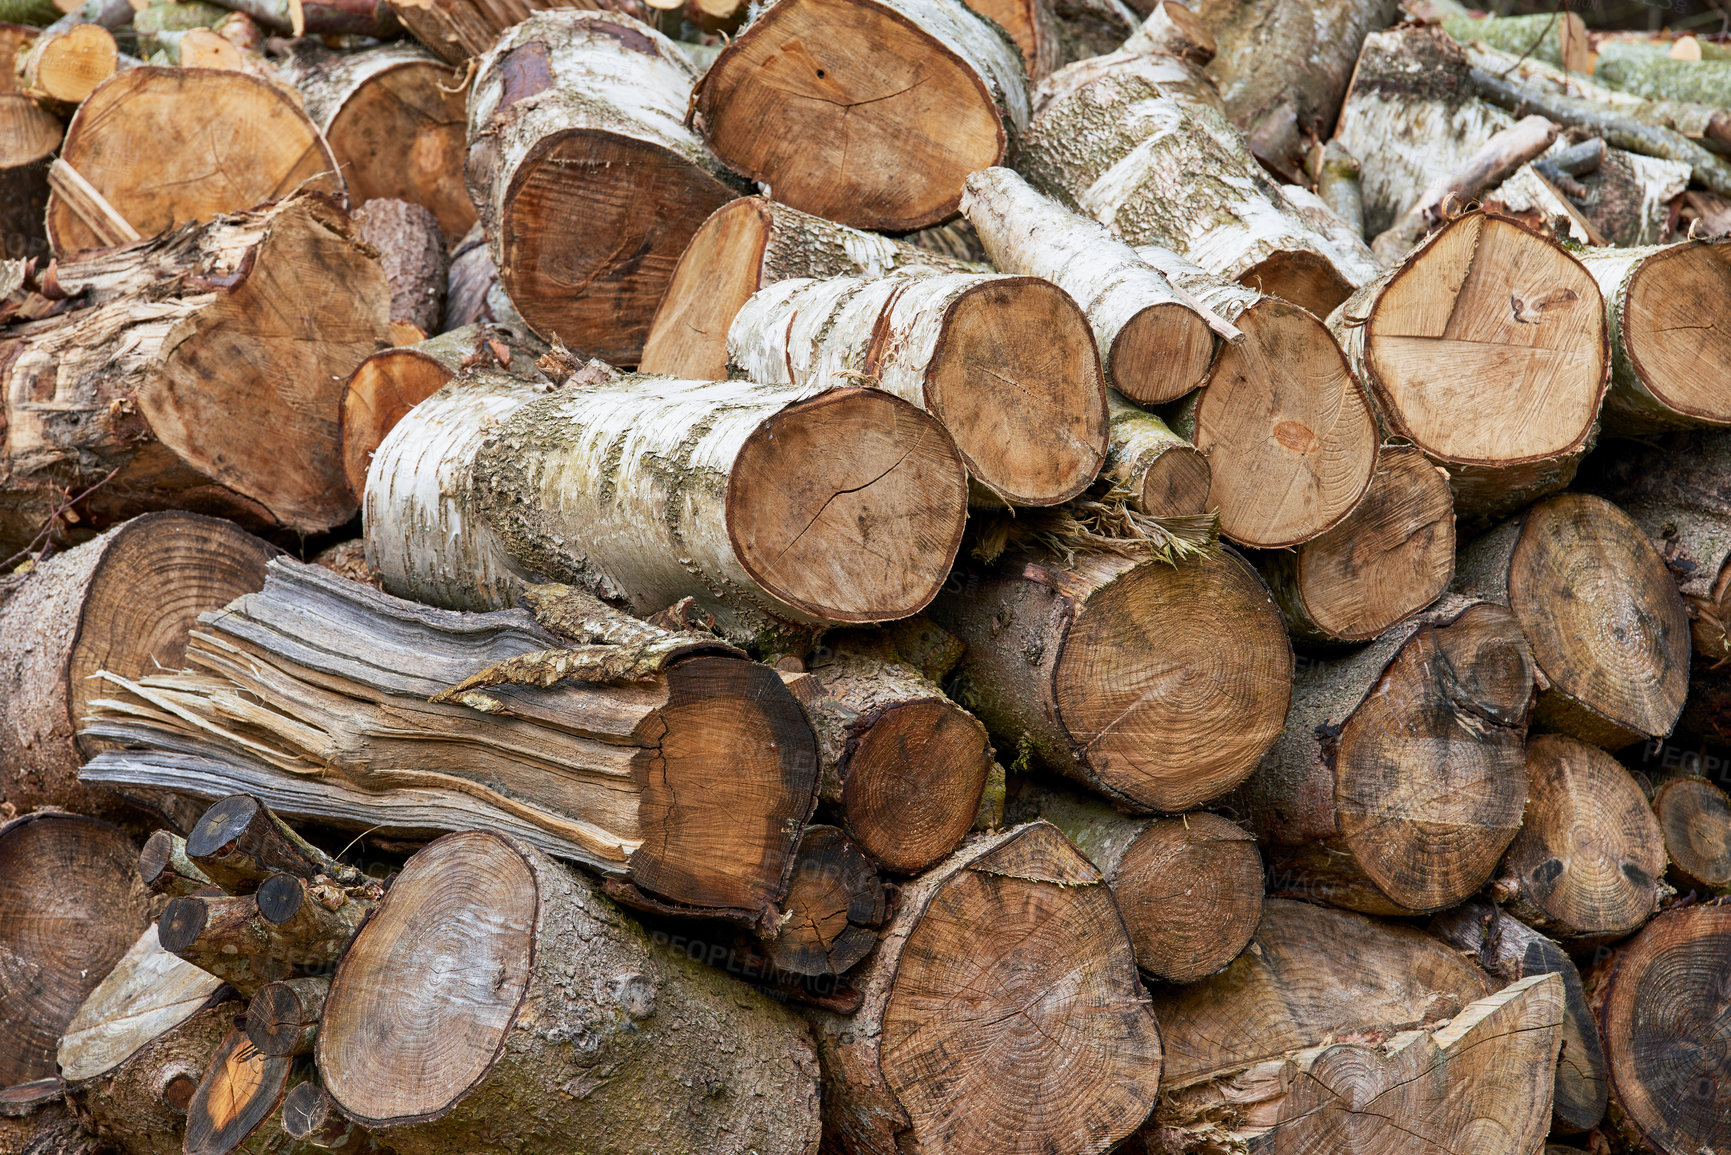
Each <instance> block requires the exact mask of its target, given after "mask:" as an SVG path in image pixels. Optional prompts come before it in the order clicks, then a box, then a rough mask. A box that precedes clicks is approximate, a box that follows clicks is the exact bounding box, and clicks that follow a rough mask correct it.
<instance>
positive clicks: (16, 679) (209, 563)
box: [0, 513, 274, 819]
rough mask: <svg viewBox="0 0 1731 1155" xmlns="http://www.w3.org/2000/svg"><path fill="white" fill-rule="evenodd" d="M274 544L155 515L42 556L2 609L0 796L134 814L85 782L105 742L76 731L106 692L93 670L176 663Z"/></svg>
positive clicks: (253, 584)
mask: <svg viewBox="0 0 1731 1155" xmlns="http://www.w3.org/2000/svg"><path fill="white" fill-rule="evenodd" d="M272 552H274V551H273V550H272V549H271V547H270V546H268V545H266V544H265V543H264V542H262V541H260V540H258V539H257V538H255V537H252V536H251V535H249V534H246V533H243V532H241V531H240V530H238V529H236V528H234V526H232V525H230V524H228V523H227V522H223V521H218V520H216V519H215V518H208V517H199V516H197V515H196V514H189V513H155V514H146V515H144V516H143V517H140V518H135V519H134V520H132V521H130V522H127V523H126V524H125V525H123V526H121V527H119V528H118V529H114V530H111V531H110V532H108V533H107V534H104V535H103V536H102V537H100V538H98V539H96V540H95V541H92V542H87V543H86V544H84V545H81V546H78V547H77V548H75V549H71V550H68V551H67V552H66V553H63V554H58V555H55V556H54V557H51V558H48V559H47V560H45V561H43V562H42V563H40V564H39V565H38V566H37V567H36V568H35V569H34V570H33V571H32V572H31V574H30V576H29V577H28V578H27V579H26V580H25V581H24V582H23V584H22V585H21V587H20V588H19V589H18V590H17V591H15V592H14V593H13V594H12V596H11V598H10V599H9V600H8V601H7V602H6V604H5V607H4V608H3V609H0V701H4V703H5V709H4V717H5V722H4V724H3V725H0V764H3V765H4V766H5V770H4V772H3V774H0V797H3V798H4V799H5V800H6V801H7V802H9V803H11V804H12V805H14V806H17V807H19V808H28V807H31V806H41V805H57V806H65V807H69V808H75V809H77V810H79V811H81V812H86V813H91V814H96V815H100V816H105V817H112V818H115V819H129V818H135V817H136V811H134V810H132V809H130V808H129V807H127V806H126V805H124V804H123V803H122V801H121V800H120V799H119V798H116V797H115V796H114V795H113V794H112V793H110V792H109V791H107V790H103V789H101V788H92V787H89V786H82V785H80V784H79V782H78V768H79V766H80V765H81V764H82V763H83V762H84V760H85V759H86V758H88V757H89V756H90V755H91V754H93V753H95V751H96V750H97V749H98V746H99V744H95V743H92V742H90V741H88V740H86V739H82V738H80V737H78V736H77V731H78V727H79V726H80V724H81V723H82V721H83V719H84V717H85V716H86V714H87V713H88V712H89V709H90V703H91V702H92V701H93V700H94V699H96V698H98V697H100V696H101V695H102V689H101V686H100V683H98V682H96V681H94V680H93V679H92V677H91V675H93V674H95V673H96V671H98V670H101V669H109V670H113V671H115V672H117V673H120V674H123V675H124V676H126V677H137V676H140V675H143V674H146V673H151V672H154V671H156V670H160V669H170V670H172V669H176V668H178V667H179V666H180V664H181V660H182V658H183V657H184V655H185V653H186V643H187V635H188V633H189V631H190V630H191V629H192V627H193V624H194V622H195V621H196V619H197V617H198V615H199V614H200V613H203V612H204V611H206V610H214V609H218V608H220V607H222V606H223V605H226V604H227V603H228V601H229V600H230V599H232V598H235V597H237V596H239V595H240V594H243V593H247V592H249V591H251V590H254V589H257V588H258V587H259V586H261V585H263V584H264V566H265V562H266V561H267V560H268V558H269V556H270V555H271V553H272Z"/></svg>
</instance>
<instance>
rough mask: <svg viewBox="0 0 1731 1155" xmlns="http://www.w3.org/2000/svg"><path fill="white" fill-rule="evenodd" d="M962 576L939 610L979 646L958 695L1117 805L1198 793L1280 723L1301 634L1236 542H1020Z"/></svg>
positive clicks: (1245, 760)
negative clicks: (1034, 549)
mask: <svg viewBox="0 0 1731 1155" xmlns="http://www.w3.org/2000/svg"><path fill="white" fill-rule="evenodd" d="M958 577H959V578H960V579H961V580H960V581H958V582H956V583H955V586H954V587H953V588H949V589H946V590H945V592H944V594H943V596H942V597H940V598H939V599H938V601H937V602H936V603H935V604H934V605H933V607H932V611H931V615H932V618H933V619H934V620H935V621H937V623H938V624H939V625H941V626H943V627H944V628H946V629H948V630H949V631H950V632H952V633H954V634H955V635H956V636H957V637H959V638H960V639H961V640H962V641H963V642H964V643H966V645H967V647H968V648H967V654H966V657H964V658H963V660H962V664H961V666H960V669H959V673H958V680H957V682H956V683H955V686H954V689H955V694H956V700H957V701H958V702H960V703H961V704H962V705H963V706H965V707H966V708H968V709H969V710H972V711H973V712H974V713H975V714H977V715H978V716H979V718H980V720H981V721H982V722H984V723H985V724H986V726H987V728H988V729H989V730H990V731H991V732H992V733H993V734H994V735H996V736H997V738H998V740H999V742H1000V744H1001V745H1002V746H1003V747H1004V748H1008V749H1015V750H1017V751H1018V753H1019V754H1021V753H1026V754H1027V755H1028V756H1029V757H1031V758H1032V759H1033V760H1034V761H1036V762H1038V763H1040V764H1042V765H1044V766H1045V767H1047V768H1048V769H1051V770H1054V771H1057V772H1058V773H1061V774H1064V775H1066V776H1067V777H1071V778H1074V779H1076V780H1077V781H1079V782H1081V783H1082V784H1083V785H1085V786H1087V787H1089V788H1090V789H1093V790H1096V791H1098V792H1099V793H1101V794H1103V795H1105V796H1106V797H1107V798H1109V799H1110V800H1111V801H1112V802H1113V803H1114V804H1115V805H1118V806H1122V807H1124V808H1126V809H1136V810H1142V811H1150V810H1156V811H1179V810H1187V809H1190V808H1191V807H1194V806H1200V805H1202V804H1203V803H1205V802H1207V801H1208V800H1210V799H1212V798H1216V797H1218V796H1220V795H1221V794H1224V793H1226V792H1227V791H1228V790H1230V789H1232V787H1234V786H1236V785H1237V784H1238V783H1239V782H1240V781H1242V780H1243V779H1244V777H1245V776H1246V775H1247V774H1249V773H1250V771H1251V770H1252V769H1253V768H1254V767H1255V765H1256V763H1257V761H1258V760H1259V759H1260V758H1261V757H1262V755H1263V753H1264V752H1265V751H1266V750H1267V749H1268V747H1269V745H1270V744H1271V743H1272V742H1273V741H1274V739H1275V738H1276V737H1277V736H1278V734H1279V732H1280V726H1281V721H1282V719H1284V718H1285V716H1286V707H1287V702H1288V700H1289V699H1288V695H1289V686H1290V682H1291V677H1292V649H1291V643H1290V642H1289V641H1288V640H1287V637H1286V631H1285V630H1284V629H1283V628H1282V627H1281V624H1280V619H1279V615H1278V612H1277V611H1276V610H1275V608H1274V605H1273V602H1272V600H1271V599H1270V598H1269V596H1268V592H1267V590H1266V589H1265V588H1264V587H1263V585H1262V583H1261V582H1260V581H1258V580H1257V578H1256V575H1255V573H1254V572H1253V571H1251V570H1250V568H1249V567H1248V566H1247V565H1245V564H1244V562H1243V561H1241V560H1240V559H1239V558H1237V557H1236V556H1234V555H1232V554H1229V553H1225V552H1222V553H1220V554H1216V555H1214V556H1210V557H1204V558H1198V559H1192V560H1188V561H1184V562H1182V563H1180V564H1178V565H1169V564H1167V563H1165V562H1159V561H1141V562H1138V561H1136V560H1133V559H1130V558H1126V557H1122V556H1118V555H1115V554H1108V553H1079V554H1077V555H1076V557H1075V560H1074V561H1069V562H1066V561H1060V560H1058V559H1055V558H1050V557H1044V556H1031V557H1025V558H1024V557H1012V558H1010V559H1008V560H1007V561H1005V562H1004V563H1002V564H1001V565H1000V566H998V567H997V568H996V569H993V570H984V571H979V570H976V571H971V572H966V573H963V574H958Z"/></svg>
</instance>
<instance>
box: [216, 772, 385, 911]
mask: <svg viewBox="0 0 1731 1155" xmlns="http://www.w3.org/2000/svg"><path fill="white" fill-rule="evenodd" d="M184 849H185V853H186V857H187V860H188V862H189V863H191V864H192V865H193V866H195V867H196V868H197V869H199V870H200V871H202V872H203V873H204V874H206V875H207V876H209V877H210V878H211V879H212V880H214V881H215V882H216V884H217V885H218V886H220V887H221V888H222V889H224V890H226V891H228V892H229V893H230V894H251V893H253V892H254V891H256V890H258V889H259V887H260V886H262V885H263V884H264V883H265V882H267V881H268V880H270V879H272V878H275V877H277V876H279V875H284V874H288V875H293V876H294V877H296V878H300V879H303V880H305V881H308V882H311V881H314V880H316V879H318V878H319V877H320V876H321V875H322V876H324V877H325V878H326V879H329V880H334V881H337V882H341V883H342V884H343V885H345V886H353V885H358V884H359V883H361V882H362V881H363V879H362V876H361V874H360V872H359V871H358V870H356V869H355V868H354V867H352V866H345V865H343V864H342V863H339V862H337V861H336V860H335V859H333V858H331V857H330V856H329V855H328V854H326V853H325V852H324V851H322V850H320V849H319V848H318V847H316V846H314V845H312V844H311V843H310V842H308V841H307V840H306V839H304V838H302V837H301V836H300V835H298V834H296V833H295V832H294V831H293V830H292V829H290V827H289V825H288V823H286V822H284V821H283V820H282V819H281V818H278V817H277V816H276V815H275V814H273V813H271V811H270V808H269V807H267V806H265V804H264V803H262V802H260V801H259V800H258V799H257V798H253V797H251V796H249V795H246V794H233V795H230V796H229V797H227V798H224V799H223V800H222V801H220V802H218V803H217V804H216V805H214V806H212V807H210V808H209V809H208V810H206V811H205V812H204V813H203V814H202V815H200V816H199V819H198V823H197V824H196V825H195V826H194V827H193V828H192V830H191V831H190V832H189V833H188V835H187V839H186V843H185V846H184Z"/></svg>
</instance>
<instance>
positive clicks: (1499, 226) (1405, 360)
mask: <svg viewBox="0 0 1731 1155" xmlns="http://www.w3.org/2000/svg"><path fill="white" fill-rule="evenodd" d="M1329 327H1330V328H1332V329H1333V330H1334V334H1335V336H1336V337H1338V338H1339V339H1340V344H1341V348H1342V349H1343V350H1344V351H1345V353H1346V356H1347V359H1348V360H1349V361H1350V362H1351V363H1352V367H1353V370H1354V372H1355V373H1356V374H1357V376H1358V378H1359V379H1360V380H1361V381H1363V382H1364V383H1365V384H1366V385H1367V386H1368V387H1369V389H1370V392H1371V396H1372V397H1373V398H1375V400H1376V405H1377V412H1378V413H1379V415H1380V416H1381V418H1382V421H1383V422H1384V424H1385V425H1386V426H1387V428H1388V432H1390V433H1391V434H1393V435H1394V436H1397V437H1401V438H1404V439H1406V440H1408V441H1410V442H1412V444H1413V445H1415V446H1417V447H1418V448H1419V449H1421V450H1423V451H1424V453H1425V456H1427V457H1429V458H1430V459H1431V460H1432V461H1434V462H1436V463H1437V464H1439V465H1443V466H1445V467H1447V468H1448V470H1449V473H1450V481H1451V484H1452V485H1453V487H1454V493H1455V510H1456V512H1457V513H1458V514H1460V515H1461V516H1462V517H1468V518H1481V519H1489V518H1495V517H1500V516H1505V515H1507V514H1508V513H1510V512H1511V511H1513V510H1515V509H1519V508H1520V507H1521V506H1523V505H1526V504H1528V503H1529V502H1531V501H1533V500H1534V499H1535V498H1538V497H1543V496H1544V495H1545V494H1547V493H1554V492H1556V491H1557V490H1559V489H1561V488H1562V487H1563V486H1565V485H1567V484H1568V483H1569V481H1570V480H1571V479H1573V477H1574V475H1575V467H1576V466H1577V465H1578V464H1579V461H1580V458H1581V456H1582V455H1583V454H1584V453H1585V452H1586V449H1587V446H1588V443H1589V441H1590V439H1591V437H1592V434H1593V430H1594V423H1595V421H1596V419H1597V417H1598V412H1599V402H1600V399H1601V398H1602V397H1603V396H1604V393H1605V387H1606V385H1607V383H1608V381H1607V379H1608V377H1609V375H1610V351H1609V349H1608V348H1607V346H1606V338H1605V313H1604V302H1603V298H1602V297H1601V296H1600V294H1599V288H1598V286H1597V285H1596V284H1594V282H1593V278H1592V275H1591V274H1590V273H1588V272H1587V270H1586V269H1585V268H1583V267H1582V265H1581V263H1580V262H1579V261H1577V260H1576V259H1575V258H1574V257H1572V256H1571V255H1569V253H1567V252H1566V251H1564V249H1563V248H1562V246H1560V245H1558V244H1556V243H1555V242H1554V241H1550V240H1547V239H1546V238H1544V237H1540V236H1538V235H1536V234H1534V233H1531V232H1528V231H1527V230H1526V229H1523V228H1521V227H1520V226H1519V225H1516V224H1512V223H1510V222H1509V221H1506V220H1501V219H1499V218H1496V217H1492V216H1488V215H1485V214H1482V213H1474V214H1470V215H1468V216H1464V217H1458V218H1456V219H1455V220H1454V221H1452V222H1450V223H1449V224H1448V225H1445V226H1444V227H1443V228H1442V229H1441V230H1440V231H1438V232H1437V233H1435V234H1434V235H1432V237H1431V238H1430V239H1429V240H1428V241H1426V242H1425V243H1424V244H1423V245H1421V246H1420V247H1419V248H1418V249H1416V250H1415V251H1414V252H1413V253H1412V254H1411V255H1409V256H1408V257H1407V258H1406V259H1405V260H1404V261H1403V262H1401V263H1400V264H1399V265H1397V266H1396V267H1395V268H1393V269H1391V270H1390V271H1389V272H1387V273H1385V274H1384V275H1383V276H1382V277H1380V278H1378V279H1377V280H1376V281H1373V282H1371V283H1370V284H1368V285H1366V286H1365V287H1364V288H1363V289H1361V290H1359V292H1358V293H1357V294H1355V295H1354V297H1353V298H1352V300H1350V301H1348V302H1346V303H1345V304H1343V305H1342V306H1341V307H1340V308H1339V309H1338V310H1337V311H1336V312H1335V313H1334V315H1333V316H1331V317H1330V318H1329Z"/></svg>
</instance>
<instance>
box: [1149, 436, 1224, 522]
mask: <svg viewBox="0 0 1731 1155" xmlns="http://www.w3.org/2000/svg"><path fill="white" fill-rule="evenodd" d="M1213 476H1214V475H1213V472H1212V471H1211V470H1210V469H1209V467H1208V458H1207V456H1206V455H1204V454H1203V453H1202V452H1201V451H1200V450H1197V449H1192V448H1190V447H1188V446H1182V445H1181V446H1177V447H1175V448H1172V449H1168V450H1167V451H1166V452H1164V453H1162V454H1161V455H1160V456H1159V457H1157V458H1155V459H1154V461H1153V462H1152V463H1151V464H1150V465H1149V466H1148V471H1147V472H1146V473H1144V474H1143V475H1142V492H1141V497H1140V498H1139V499H1138V500H1140V502H1141V505H1140V506H1139V507H1138V508H1140V509H1141V511H1142V512H1143V513H1146V514H1147V515H1148V516H1150V517H1185V516H1188V515H1190V514H1197V513H1203V512H1206V511H1207V509H1208V508H1209V506H1208V490H1209V486H1210V483H1211V482H1212V480H1213Z"/></svg>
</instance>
